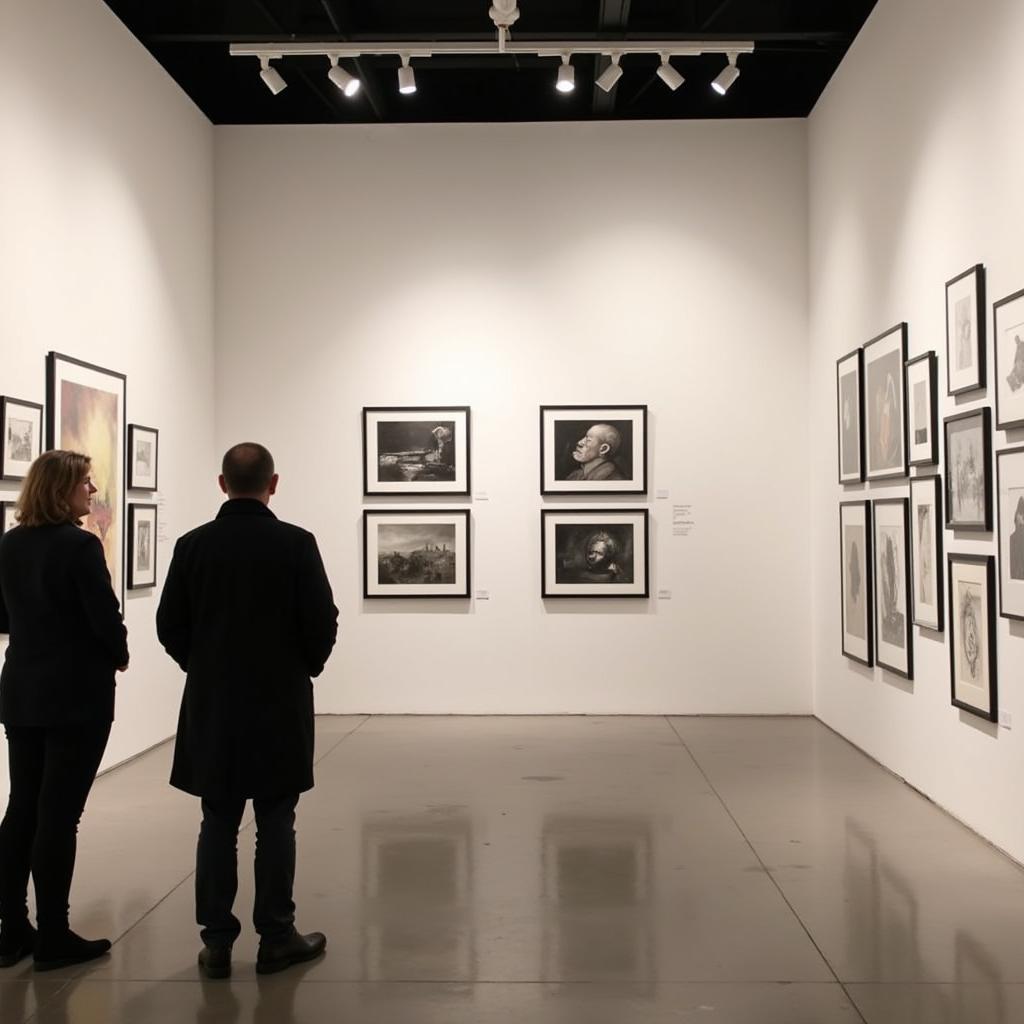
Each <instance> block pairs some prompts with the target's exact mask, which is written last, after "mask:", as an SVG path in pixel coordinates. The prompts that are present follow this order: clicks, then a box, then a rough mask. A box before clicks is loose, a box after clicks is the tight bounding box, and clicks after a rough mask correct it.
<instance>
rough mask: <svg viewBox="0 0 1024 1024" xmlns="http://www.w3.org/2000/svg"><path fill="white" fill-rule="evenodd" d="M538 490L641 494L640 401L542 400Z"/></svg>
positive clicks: (643, 442) (643, 429) (643, 414)
mask: <svg viewBox="0 0 1024 1024" xmlns="http://www.w3.org/2000/svg"><path fill="white" fill-rule="evenodd" d="M540 491H541V494H644V493H646V491H647V406H646V405H605V406H586V405H542V406H541V407H540Z"/></svg>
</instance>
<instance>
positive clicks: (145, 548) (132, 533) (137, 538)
mask: <svg viewBox="0 0 1024 1024" xmlns="http://www.w3.org/2000/svg"><path fill="white" fill-rule="evenodd" d="M156 515H157V506H156V505H144V504H141V503H135V502H133V503H132V504H130V505H129V506H128V589H129V590H142V589H143V588H145V587H155V586H156Z"/></svg>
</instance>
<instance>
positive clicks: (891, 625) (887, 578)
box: [872, 498, 914, 679]
mask: <svg viewBox="0 0 1024 1024" xmlns="http://www.w3.org/2000/svg"><path fill="white" fill-rule="evenodd" d="M873 511H874V527H875V529H874V537H873V541H872V547H873V548H874V552H875V662H876V664H878V665H881V666H882V668H885V669H888V670H889V671H890V672H895V673H896V674H897V675H901V676H903V678H904V679H913V678H914V644H913V639H914V633H913V630H912V629H911V628H910V620H911V603H910V515H909V513H910V502H909V500H908V499H907V498H885V499H884V500H880V501H876V502H875V503H874V510H873Z"/></svg>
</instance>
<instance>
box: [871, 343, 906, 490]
mask: <svg viewBox="0 0 1024 1024" xmlns="http://www.w3.org/2000/svg"><path fill="white" fill-rule="evenodd" d="M906 361H907V325H906V324H905V323H901V324H897V325H896V326H895V327H893V328H891V329H890V330H888V331H886V332H885V333H884V334H879V335H878V337H877V338H872V339H871V341H869V342H868V343H867V344H866V345H865V346H864V425H865V431H864V451H865V456H866V458H867V469H866V472H865V473H864V478H865V479H866V480H882V479H884V478H885V477H893V476H906V475H907V403H906V395H905V393H904V390H903V387H904V378H903V364H904V363H905V362H906Z"/></svg>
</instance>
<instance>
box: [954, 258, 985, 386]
mask: <svg viewBox="0 0 1024 1024" xmlns="http://www.w3.org/2000/svg"><path fill="white" fill-rule="evenodd" d="M946 383H947V390H948V392H949V394H951V395H962V394H963V393H964V392H965V391H975V390H977V389H978V388H983V387H984V386H985V268H984V267H983V266H982V265H981V264H980V263H979V264H977V266H974V267H971V268H970V269H969V270H965V271H964V272H963V273H962V274H958V275H957V276H956V277H954V278H953V280H952V281H947V282H946Z"/></svg>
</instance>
